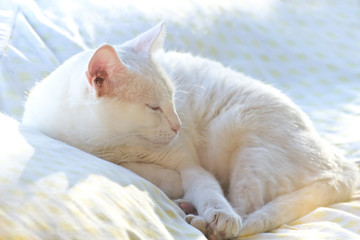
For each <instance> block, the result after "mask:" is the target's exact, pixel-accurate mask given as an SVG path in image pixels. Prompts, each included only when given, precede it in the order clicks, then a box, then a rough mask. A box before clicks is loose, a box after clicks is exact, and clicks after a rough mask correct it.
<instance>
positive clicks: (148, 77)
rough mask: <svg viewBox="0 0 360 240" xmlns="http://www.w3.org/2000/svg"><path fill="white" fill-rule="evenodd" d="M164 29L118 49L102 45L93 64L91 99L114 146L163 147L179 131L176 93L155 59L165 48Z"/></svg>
mask: <svg viewBox="0 0 360 240" xmlns="http://www.w3.org/2000/svg"><path fill="white" fill-rule="evenodd" d="M163 28H164V27H163V24H162V23H161V24H159V25H157V26H156V27H154V28H152V29H150V30H148V31H147V32H145V33H143V34H141V35H139V36H138V37H136V38H134V39H132V40H130V41H128V42H126V43H124V44H122V45H120V46H117V47H115V48H114V47H112V46H110V45H107V44H106V45H103V46H101V47H99V48H98V49H97V50H96V51H95V52H94V54H93V55H92V57H91V60H90V61H89V64H88V70H87V72H86V77H87V80H88V83H87V84H88V89H89V96H91V99H92V100H95V101H94V102H96V114H97V118H100V119H101V121H100V124H101V125H102V126H101V129H103V131H104V132H106V133H107V137H108V138H109V141H108V142H110V144H111V145H116V144H117V143H119V144H124V143H125V144H128V145H140V146H146V147H151V148H157V147H162V146H166V145H168V144H169V143H170V142H171V141H172V140H173V139H174V138H175V137H176V135H177V133H178V131H179V130H180V126H181V123H180V120H179V117H178V115H177V113H176V111H175V106H174V87H173V85H172V83H171V81H170V80H169V78H168V76H167V75H166V74H165V73H164V72H163V71H162V69H161V68H160V67H159V66H158V65H157V64H156V63H155V62H154V60H153V58H152V55H153V54H154V53H155V52H156V51H158V50H160V49H161V48H162V45H163V39H164V35H165V34H164V29H163ZM92 105H94V104H92ZM112 139H113V141H111V140H112Z"/></svg>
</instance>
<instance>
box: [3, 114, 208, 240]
mask: <svg viewBox="0 0 360 240" xmlns="http://www.w3.org/2000/svg"><path fill="white" fill-rule="evenodd" d="M0 132H1V135H0V148H1V151H0V165H1V169H0V196H1V197H0V222H1V224H0V236H1V237H2V239H106V240H107V239H174V238H175V239H205V237H203V236H202V234H201V233H200V232H198V231H197V230H196V229H194V228H192V227H191V226H189V225H188V224H187V223H186V222H185V221H184V220H183V213H182V211H181V210H180V209H179V208H178V207H177V206H176V205H175V204H174V203H173V202H172V201H171V200H170V199H168V198H167V197H166V196H165V195H164V194H163V193H162V192H161V191H160V190H159V189H157V188H156V187H155V186H154V185H152V184H151V183H149V182H147V181H146V180H144V179H142V178H140V177H138V176H137V175H135V174H134V173H132V172H130V171H129V170H127V169H125V168H122V167H120V166H118V165H115V164H112V163H110V162H106V161H104V160H101V159H99V158H96V157H94V156H92V155H90V154H87V153H84V152H82V151H80V150H78V149H76V148H73V147H71V146H68V145H66V144H65V143H62V142H59V141H57V140H54V139H51V138H49V137H47V136H45V135H43V134H41V133H38V132H36V131H33V130H30V129H27V128H24V127H23V126H21V125H19V124H18V123H17V122H16V121H15V120H13V119H11V118H9V117H6V116H4V115H3V114H0Z"/></svg>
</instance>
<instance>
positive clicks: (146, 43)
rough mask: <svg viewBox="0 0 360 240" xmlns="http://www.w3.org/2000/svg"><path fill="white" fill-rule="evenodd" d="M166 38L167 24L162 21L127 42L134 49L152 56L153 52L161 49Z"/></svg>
mask: <svg viewBox="0 0 360 240" xmlns="http://www.w3.org/2000/svg"><path fill="white" fill-rule="evenodd" d="M164 39H165V26H164V23H163V22H160V23H159V24H158V25H156V26H155V27H153V28H151V29H150V30H148V31H146V32H144V33H142V34H140V35H139V36H137V37H136V38H134V39H132V40H130V41H128V42H126V43H125V45H126V46H128V47H130V48H131V49H132V50H133V51H135V52H137V53H140V54H144V55H148V56H150V55H151V53H153V52H156V51H157V50H159V49H161V48H162V47H163V44H164Z"/></svg>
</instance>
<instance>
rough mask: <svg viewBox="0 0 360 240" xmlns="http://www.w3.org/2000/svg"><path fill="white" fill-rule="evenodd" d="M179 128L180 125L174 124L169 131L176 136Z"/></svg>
mask: <svg viewBox="0 0 360 240" xmlns="http://www.w3.org/2000/svg"><path fill="white" fill-rule="evenodd" d="M180 128H181V123H179V122H178V123H175V124H173V125H172V126H171V129H172V130H173V131H174V132H175V134H177V133H178V132H179V130H180Z"/></svg>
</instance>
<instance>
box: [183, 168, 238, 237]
mask: <svg viewBox="0 0 360 240" xmlns="http://www.w3.org/2000/svg"><path fill="white" fill-rule="evenodd" d="M180 174H181V178H182V182H183V187H184V191H185V195H184V199H185V200H187V201H190V202H191V203H192V204H193V205H194V206H195V207H196V209H197V212H198V214H199V216H200V217H202V218H203V219H204V220H205V222H206V227H207V229H206V230H207V234H206V235H207V236H208V238H209V239H214V238H216V239H228V238H233V237H236V236H237V235H238V234H239V232H240V229H241V226H242V223H241V218H240V216H239V215H238V214H237V213H236V212H235V211H234V210H233V208H232V207H231V205H230V204H229V202H228V201H227V200H226V198H225V197H224V195H223V192H222V189H221V187H220V185H219V183H218V182H217V180H216V179H215V178H214V177H213V176H212V175H211V174H210V173H209V172H207V171H206V170H205V169H203V168H201V167H199V166H197V165H196V166H191V167H186V168H184V169H181V170H180ZM196 219H199V218H196ZM200 230H201V229H200Z"/></svg>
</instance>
